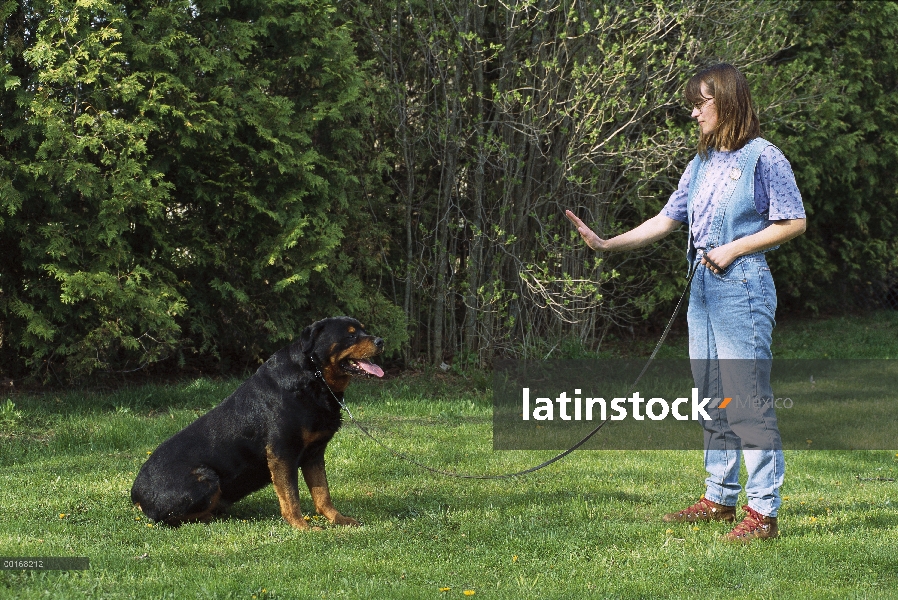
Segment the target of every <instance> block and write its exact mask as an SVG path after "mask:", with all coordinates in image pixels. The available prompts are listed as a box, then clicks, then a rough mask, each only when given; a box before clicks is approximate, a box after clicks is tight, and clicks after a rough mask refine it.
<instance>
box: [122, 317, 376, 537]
mask: <svg viewBox="0 0 898 600" xmlns="http://www.w3.org/2000/svg"><path fill="white" fill-rule="evenodd" d="M383 348H384V341H383V340H382V339H381V338H379V337H375V336H373V335H369V334H368V333H367V332H366V331H365V328H364V326H363V325H362V324H361V323H359V322H358V321H357V320H355V319H352V318H349V317H332V318H329V319H323V320H321V321H318V322H316V323H313V324H312V325H309V326H308V327H306V328H305V329H304V330H303V332H302V334H301V335H300V339H299V341H298V342H294V343H293V344H291V345H289V346H287V347H286V348H282V349H281V350H279V351H278V352H276V353H274V354H273V355H272V356H271V357H270V358H269V359H268V360H267V361H266V362H265V363H264V364H263V365H262V366H261V367H259V370H258V371H256V372H255V374H254V375H253V376H252V377H250V378H249V379H247V380H246V381H245V382H243V384H241V385H240V387H239V388H237V390H236V391H235V392H234V393H233V394H231V395H230V396H228V397H227V398H226V399H225V400H224V401H222V403H221V404H219V405H218V406H216V407H215V408H213V409H212V410H211V411H209V412H208V413H206V414H205V415H203V416H202V417H200V418H199V419H197V420H196V421H194V422H193V423H191V424H190V425H188V426H187V427H185V428H184V429H182V430H181V431H180V432H178V433H176V434H175V435H173V436H172V437H170V438H169V439H168V440H166V441H164V442H163V443H162V444H161V445H160V446H159V447H158V448H156V451H155V452H153V453H152V454H151V455H150V457H149V458H148V459H147V461H146V462H145V463H144V464H143V466H142V467H141V468H140V472H139V473H138V474H137V478H136V479H135V480H134V485H133V486H132V487H131V500H132V502H134V504H135V505H137V506H138V507H139V508H140V509H141V510H142V511H143V512H144V513H145V514H146V515H147V516H148V517H149V518H150V519H152V520H153V521H157V522H162V523H166V524H168V525H171V526H174V527H177V526H179V525H181V524H182V523H185V522H191V521H208V520H209V519H211V518H212V516H213V515H214V514H217V513H219V512H221V511H223V510H225V509H226V508H227V507H228V506H230V505H231V504H233V503H234V502H237V501H238V500H240V499H241V498H243V497H245V496H247V495H248V494H250V493H252V492H254V491H256V490H259V489H261V488H263V487H265V486H266V485H268V484H269V483H273V484H274V491H275V493H276V494H277V497H278V501H279V502H280V505H281V515H283V517H284V519H286V521H287V522H288V523H290V525H292V526H293V527H296V528H297V529H308V528H309V525H308V523H307V522H306V521H305V519H304V518H303V515H302V512H301V511H300V506H299V486H298V480H299V477H298V471H299V470H302V476H303V479H305V481H306V485H307V486H308V487H309V492H311V494H312V501H313V503H314V504H315V509H316V510H317V511H318V513H319V514H321V515H324V516H325V517H326V518H327V519H328V520H329V521H330V522H331V523H336V524H340V525H358V521H356V520H355V519H352V518H350V517H346V516H344V515H342V514H340V513H339V512H338V511H337V509H336V508H334V504H333V502H332V501H331V496H330V490H329V488H328V485H327V474H326V473H325V470H324V449H325V448H326V447H327V444H328V442H329V441H330V440H331V438H332V437H333V436H334V434H335V433H336V432H337V430H338V429H339V428H340V424H341V422H342V415H341V413H340V404H339V403H338V402H337V400H336V399H335V398H334V395H336V396H337V397H339V398H340V399H341V400H342V397H343V392H344V390H346V387H347V386H348V385H349V381H350V379H351V378H352V377H354V376H364V375H369V374H370V375H375V376H377V377H383V370H382V369H381V368H380V367H379V366H377V365H376V364H374V363H373V362H371V360H370V359H371V357H373V356H375V355H377V354H380V353H381V352H383ZM328 387H330V390H333V394H332V393H331V391H330V390H329V389H328Z"/></svg>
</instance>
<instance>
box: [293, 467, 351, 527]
mask: <svg viewBox="0 0 898 600" xmlns="http://www.w3.org/2000/svg"><path fill="white" fill-rule="evenodd" d="M302 477H303V479H305V480H306V485H307V486H309V493H311V494H312V501H313V502H314V503H315V510H316V511H318V514H320V515H324V517H325V518H327V520H328V521H330V522H331V523H334V524H336V525H353V526H356V525H358V524H359V522H358V521H356V520H355V519H353V518H352V517H346V516H344V515H341V514H340V512H339V511H338V510H337V509H336V508H334V503H333V501H332V500H331V492H330V488H329V487H328V485H327V473H326V472H325V470H324V461H323V460H322V461H321V462H315V463H312V464H310V465H303V466H302Z"/></svg>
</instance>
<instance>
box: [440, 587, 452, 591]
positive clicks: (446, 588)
mask: <svg viewBox="0 0 898 600" xmlns="http://www.w3.org/2000/svg"><path fill="white" fill-rule="evenodd" d="M451 589H452V588H451V587H441V588H440V591H441V592H448V591H449V590H451Z"/></svg>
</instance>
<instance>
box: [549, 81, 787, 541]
mask: <svg viewBox="0 0 898 600" xmlns="http://www.w3.org/2000/svg"><path fill="white" fill-rule="evenodd" d="M686 99H687V100H688V101H689V103H690V104H691V105H692V106H693V107H694V108H693V110H692V117H693V118H695V119H696V120H697V121H698V125H699V129H700V135H699V142H698V155H697V156H696V157H695V158H694V159H693V160H692V162H690V163H689V166H688V167H687V168H686V171H685V172H684V173H683V176H682V177H681V178H680V183H679V186H678V187H677V190H676V192H674V193H673V195H672V196H671V197H670V200H669V201H668V202H667V204H666V205H665V207H664V209H663V210H662V211H661V212H660V213H659V214H658V215H657V216H655V217H652V218H651V219H649V220H647V221H645V222H644V223H642V224H641V225H639V226H638V227H636V228H635V229H632V230H630V231H628V232H626V233H623V234H621V235H618V236H616V237H613V238H611V239H607V240H606V239H602V238H600V237H599V236H597V235H596V234H595V233H594V232H593V231H592V230H591V229H590V228H589V227H587V226H586V225H585V224H584V223H583V222H582V221H581V220H580V219H578V218H577V217H576V215H574V214H573V213H572V212H571V211H566V215H567V217H568V219H570V221H571V222H572V223H573V224H574V225H575V226H576V228H577V231H578V233H579V234H580V236H581V237H582V238H583V240H584V241H585V242H586V244H587V245H588V246H589V247H590V248H592V249H593V250H599V251H616V250H630V249H633V248H639V247H641V246H645V245H647V244H650V243H652V242H656V241H658V240H660V239H661V238H663V237H665V236H666V235H668V234H669V233H671V232H672V231H674V230H676V229H678V228H679V227H680V224H681V223H685V224H687V226H688V232H689V244H688V249H687V258H688V260H689V264H690V265H693V264H694V263H695V262H696V261H698V263H699V264H698V265H697V271H696V274H695V276H694V278H693V280H692V285H691V289H690V296H689V311H688V323H689V356H690V359H691V361H692V370H693V377H694V379H695V383H696V387H698V388H699V389H700V390H701V391H702V397H712V398H713V397H719V398H724V397H736V396H737V395H738V396H741V399H744V398H746V397H753V398H754V399H755V400H756V402H746V401H739V402H730V403H729V406H728V407H727V408H726V409H725V410H717V411H716V413H715V416H714V417H712V420H711V421H705V422H704V423H703V427H704V428H705V434H704V435H705V438H704V448H705V452H704V455H705V469H706V470H707V471H708V478H707V479H706V480H705V492H704V494H703V495H702V496H701V498H700V499H699V501H698V502H696V503H695V504H693V505H691V506H689V507H687V508H685V509H683V510H680V511H677V512H673V513H668V514H666V515H664V521H666V522H697V521H716V520H725V521H734V520H735V516H736V503H737V500H738V496H739V492H740V490H741V487H740V485H739V469H740V455H741V456H742V457H743V458H744V460H745V465H746V469H747V471H748V479H747V482H746V486H745V491H746V496H747V497H748V503H747V506H744V507H743V509H744V510H745V511H746V516H745V518H744V520H743V521H742V522H741V523H739V524H738V525H737V526H736V527H735V528H734V529H733V530H732V531H731V532H730V533H729V534H727V535H726V536H725V538H724V539H726V540H729V541H742V542H749V541H751V540H753V539H766V538H774V537H777V535H778V528H777V518H776V515H777V511H778V509H779V506H780V493H779V490H780V487H781V486H782V483H783V473H784V471H785V463H784V461H783V452H782V445H781V443H780V437H779V431H778V429H777V425H776V415H775V413H774V410H773V398H772V397H773V394H772V391H771V389H770V361H771V358H772V355H771V352H770V341H771V333H772V331H773V327H774V324H775V323H774V312H775V310H776V290H775V288H774V286H773V279H772V278H771V276H770V269H769V268H768V267H767V263H766V260H765V258H764V252H766V251H768V250H773V249H775V248H776V247H777V246H778V245H779V244H782V243H783V242H786V241H788V240H790V239H792V238H794V237H796V236H798V235H801V234H802V233H803V232H804V230H805V212H804V207H803V205H802V201H801V194H800V193H799V191H798V188H797V186H796V184H795V176H794V175H793V173H792V168H791V166H790V165H789V162H788V161H787V160H786V158H785V157H784V156H783V153H782V152H781V151H780V150H779V149H778V148H776V147H775V146H773V145H772V144H770V142H767V141H766V140H764V139H762V138H761V137H760V125H759V121H758V117H757V114H756V113H755V111H754V108H753V107H752V101H751V93H750V91H749V88H748V82H747V81H746V80H745V77H744V76H743V75H742V73H740V72H739V71H738V70H737V69H736V68H734V67H733V66H731V65H728V64H719V65H715V66H712V67H710V68H707V69H705V70H703V71H701V72H699V73H698V74H697V75H695V76H694V77H692V79H690V80H689V82H688V83H687V85H686Z"/></svg>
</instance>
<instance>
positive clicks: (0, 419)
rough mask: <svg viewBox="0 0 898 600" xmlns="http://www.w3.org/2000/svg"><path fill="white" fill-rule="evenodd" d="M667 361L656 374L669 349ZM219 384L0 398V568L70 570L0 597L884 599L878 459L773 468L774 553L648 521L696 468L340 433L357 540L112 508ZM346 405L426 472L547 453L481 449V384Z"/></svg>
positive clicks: (3, 578) (824, 345)
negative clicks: (57, 564) (70, 562)
mask: <svg viewBox="0 0 898 600" xmlns="http://www.w3.org/2000/svg"><path fill="white" fill-rule="evenodd" d="M668 343H669V344H670V346H669V348H668V349H667V350H666V353H667V355H668V356H676V355H678V353H679V352H681V351H682V348H683V347H684V345H685V343H684V341H683V340H682V339H680V338H676V337H675V338H674V339H672V340H671V341H670V342H668ZM645 345H646V346H647V347H649V350H650V347H651V345H652V343H651V342H646V343H645ZM636 348H637V349H636V350H635V352H637V353H641V352H642V351H643V347H642V346H641V345H640V346H637V347H636ZM774 352H775V353H776V355H777V356H781V357H788V358H798V357H807V358H851V357H863V358H892V359H895V358H898V312H885V313H877V314H872V315H867V316H858V317H851V318H848V317H841V318H834V319H826V320H808V321H792V322H783V323H781V324H780V326H779V327H778V328H777V330H776V333H775V339H774ZM646 354H647V352H646ZM238 383H239V382H238V381H237V380H231V381H216V380H210V379H198V380H193V381H185V382H182V383H180V384H175V385H164V386H162V385H158V386H154V385H147V386H140V387H128V388H123V389H118V390H115V391H110V392H105V393H99V392H83V391H82V392H65V393H64V392H47V393H41V394H13V395H4V396H0V555H2V556H5V557H11V556H18V557H25V556H29V557H37V556H45V557H49V556H84V557H88V558H89V559H90V569H89V570H84V571H78V570H71V571H9V570H5V571H0V596H2V597H4V598H6V597H14V598H84V597H90V598H167V597H171V598H194V597H196V598H247V599H249V598H440V599H443V598H466V597H470V596H473V597H475V598H514V599H515V600H518V599H521V598H591V597H596V598H605V597H612V598H703V599H708V598H898V591H896V590H898V511H896V509H898V483H896V481H895V480H896V479H898V450H890V451H885V450H881V451H808V450H789V451H786V465H787V473H786V484H785V486H784V489H783V494H784V504H783V508H782V509H781V513H780V528H781V534H782V535H781V537H780V538H779V539H777V540H773V541H769V542H764V543H755V544H752V545H749V546H744V547H743V546H732V545H726V544H723V543H721V542H719V541H718V537H719V536H721V535H722V534H724V533H725V532H726V531H727V530H728V528H727V526H726V525H723V524H711V525H701V526H691V525H668V524H665V523H662V522H661V521H660V515H661V514H662V513H664V512H667V511H669V510H673V509H677V508H681V507H683V506H685V505H686V504H689V503H691V502H692V501H694V499H695V498H696V497H697V495H698V494H699V493H700V492H701V484H702V481H703V479H704V470H703V468H702V464H701V463H702V461H701V452H700V451H697V450H696V451H692V450H690V451H610V450H609V451H581V452H575V453H574V454H572V455H571V456H569V457H567V458H566V459H564V460H562V461H560V462H558V463H555V464H554V465H551V466H550V467H548V468H546V469H543V470H541V471H539V472H537V473H534V474H532V475H529V476H526V477H521V478H515V479H510V480H493V481H478V480H463V479H452V478H446V477H442V476H437V475H433V474H431V473H428V472H426V471H423V470H421V469H419V468H418V467H416V466H414V465H411V464H408V463H405V462H401V461H398V460H397V459H395V458H393V457H392V456H390V455H389V454H388V453H387V452H386V451H384V450H383V449H381V448H379V447H377V446H375V445H374V444H373V443H372V442H371V441H370V440H368V439H367V438H366V437H364V436H363V435H362V434H361V433H360V432H359V431H358V430H357V429H356V428H354V427H353V426H352V425H350V424H347V425H345V426H344V428H343V430H342V431H341V432H340V433H339V434H338V435H337V436H336V438H335V439H334V442H332V444H331V445H330V446H329V447H328V453H327V461H328V475H329V479H330V483H331V491H332V494H333V497H334V502H335V504H336V506H337V508H338V509H339V510H340V511H341V512H343V513H344V514H347V515H349V516H353V517H355V518H357V519H359V520H360V521H361V522H362V526H361V527H359V528H343V527H334V526H330V525H329V524H327V523H326V522H324V521H323V520H322V519H321V518H320V517H313V518H312V521H313V524H317V525H319V526H320V527H321V530H319V531H308V532H301V531H296V530H293V529H292V528H290V527H289V526H288V525H287V524H286V523H285V522H284V521H283V520H282V519H281V518H280V513H279V509H278V503H277V499H276V497H275V494H274V491H273V489H272V488H271V487H268V488H266V489H264V490H261V491H259V492H257V493H256V494H254V495H252V496H250V497H249V498H247V499H245V500H244V501H242V502H240V503H238V504H236V505H235V506H234V507H233V508H232V509H231V512H230V515H229V517H228V518H223V519H219V520H216V521H214V522H212V523H209V524H190V525H185V526H182V527H180V528H178V529H171V528H167V527H160V526H155V525H152V524H150V523H148V522H147V520H146V518H145V517H143V515H142V514H141V513H140V512H139V511H137V510H135V509H134V508H133V507H132V506H131V503H130V501H129V496H128V491H129V489H130V486H131V483H132V481H133V478H134V476H135V474H136V472H137V470H138V468H139V467H140V465H141V463H142V462H143V461H144V460H145V459H146V456H147V454H148V453H149V452H150V451H152V450H153V449H154V448H155V447H156V446H157V445H158V444H159V443H160V442H161V441H162V440H164V439H165V438H166V437H167V436H169V435H171V434H172V433H174V432H176V431H178V430H179V429H180V428H182V427H183V426H185V425H186V424H187V423H189V422H191V421H192V420H193V419H195V418H196V417H197V416H198V415H200V414H202V413H204V412H205V411H207V410H209V409H210V408H211V407H213V406H214V405H215V404H217V403H218V402H219V401H220V400H221V399H223V398H224V397H225V396H227V394H229V393H230V392H231V391H232V390H233V389H234V388H235V387H236V386H237V384H238ZM347 399H348V401H349V403H350V407H351V409H352V410H353V413H354V414H355V415H356V417H357V418H359V419H360V420H361V421H363V422H364V423H365V424H366V425H367V426H369V427H370V429H371V430H372V432H373V433H374V434H375V435H377V436H378V437H379V438H381V439H382V440H383V441H384V442H385V443H387V444H389V445H390V446H392V447H394V448H396V449H397V450H400V451H402V452H405V453H408V454H410V455H413V456H414V457H416V459H418V460H420V461H422V462H426V463H428V464H431V465H433V466H435V467H439V468H447V469H452V470H457V471H462V472H469V473H478V474H480V473H501V472H506V471H515V470H520V469H522V468H526V467H529V466H531V465H534V464H537V463H539V462H541V461H542V460H545V459H546V458H548V457H551V456H552V455H553V453H552V452H524V451H502V452H495V451H493V450H492V435H491V422H492V420H491V417H492V401H491V393H490V390H489V377H488V376H486V375H484V374H483V373H478V372H466V373H455V372H450V373H445V374H444V373H442V372H436V373H433V372H425V373H416V374H410V375H403V376H400V377H395V378H392V379H388V380H386V381H361V382H358V383H356V384H353V386H351V387H350V388H349V390H348V393H347ZM896 400H898V391H896ZM600 435H601V434H600ZM696 435H699V433H698V431H696ZM895 446H896V447H898V441H896V444H895ZM301 491H302V492H303V494H302V498H303V501H304V509H305V510H306V511H308V510H309V508H310V500H309V497H308V493H307V491H305V490H301Z"/></svg>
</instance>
